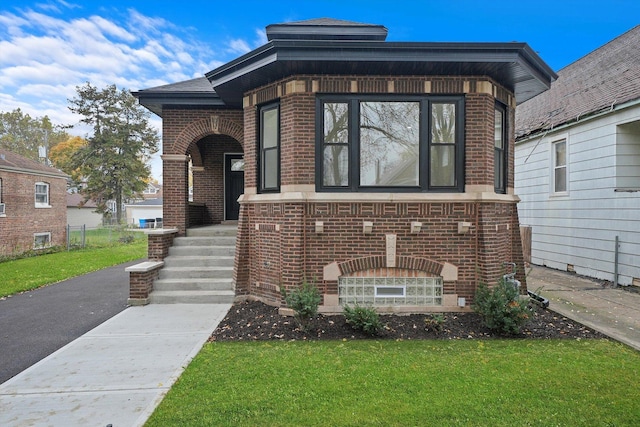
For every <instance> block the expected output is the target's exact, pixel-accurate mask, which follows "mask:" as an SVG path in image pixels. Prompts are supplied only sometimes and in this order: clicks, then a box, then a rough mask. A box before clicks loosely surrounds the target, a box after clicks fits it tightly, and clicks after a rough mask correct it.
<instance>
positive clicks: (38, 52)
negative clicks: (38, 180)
mask: <svg viewBox="0 0 640 427" xmlns="http://www.w3.org/2000/svg"><path fill="white" fill-rule="evenodd" d="M105 3H106V5H105ZM321 17H330V18H337V19H344V20H350V21H356V22H364V23H372V24H382V25H384V26H385V27H387V29H388V30H389V35H388V37H387V40H388V41H427V42H428V41H455V42H461V41H462V42H464V41H468V42H510V41H518V42H526V43H528V44H529V45H530V46H531V47H532V48H533V49H534V50H535V51H536V52H538V54H539V55H540V57H541V58H542V59H543V60H544V61H546V62H547V64H549V66H551V68H553V69H554V70H556V71H558V70H560V69H561V68H562V67H564V66H566V65H569V64H570V63H572V62H574V61H576V60H577V59H579V58H581V57H582V56H584V55H586V54H587V53H589V52H591V51H593V50H594V49H596V48H598V47H600V46H601V45H603V44H605V43H607V42H608V41H609V40H611V39H613V38H615V37H617V36H619V35H620V34H622V33H624V32H626V31H628V30H630V29H631V28H633V27H634V26H636V25H638V24H640V1H638V0H608V1H607V2H602V1H601V0H598V1H595V0H582V1H574V0H555V1H551V0H538V1H527V0H508V1H507V0H492V1H488V2H482V1H479V0H423V1H417V0H416V1H412V0H404V1H403V0H395V1H388V0H384V1H383V0H367V1H361V0H340V1H338V0H297V1H289V0H278V1H264V0H261V1H255V0H238V1H232V0H225V1H220V0H208V1H199V0H196V1H184V0H183V1H175V0H173V1H164V0H156V1H145V0H142V1H119V0H110V1H109V2H104V3H103V2H97V1H91V0H89V1H79V0H78V1H75V0H36V1H30V0H0V111H3V112H5V111H12V110H14V109H16V108H21V109H22V110H23V111H24V112H26V113H28V114H30V115H32V116H34V117H40V116H44V115H47V116H49V117H50V118H51V120H52V121H53V123H55V124H71V125H75V124H77V123H78V117H75V116H74V115H73V114H71V113H70V112H69V110H68V108H67V105H68V103H67V99H69V98H72V97H74V96H75V93H76V92H75V87H76V86H78V85H82V84H83V83H84V82H86V81H89V82H91V83H92V84H93V85H95V86H98V87H104V86H106V85H109V84H116V85H117V86H118V87H119V88H127V89H131V90H137V89H144V88H149V87H153V86H158V85H162V84H167V83H173V82H177V81H182V80H186V79H190V78H194V77H199V76H202V75H203V74H204V73H205V72H207V71H210V70H212V69H214V68H216V67H217V66H219V65H221V64H224V63H225V62H228V61H230V60H232V59H234V58H236V57H238V56H240V55H242V54H243V53H245V52H247V51H249V50H251V49H254V48H256V47H258V46H260V45H262V44H264V43H265V42H266V37H265V34H264V29H265V27H266V26H267V25H269V24H273V23H281V22H287V21H299V20H305V19H313V18H321ZM153 121H154V124H155V125H156V126H158V127H159V126H160V120H159V119H158V118H157V117H155V116H154V120H153ZM75 132H76V133H78V134H80V135H81V136H83V135H82V132H83V130H81V128H78V129H77V130H76V131H75ZM159 175H160V166H159V162H158V161H157V160H156V161H155V162H154V176H155V177H156V178H161V177H160V176H159Z"/></svg>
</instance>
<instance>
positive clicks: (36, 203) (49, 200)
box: [33, 182, 51, 208]
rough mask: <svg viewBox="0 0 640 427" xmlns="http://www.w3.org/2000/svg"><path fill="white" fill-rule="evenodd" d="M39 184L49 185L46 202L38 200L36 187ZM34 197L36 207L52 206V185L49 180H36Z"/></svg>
mask: <svg viewBox="0 0 640 427" xmlns="http://www.w3.org/2000/svg"><path fill="white" fill-rule="evenodd" d="M38 185H46V186H47V202H46V203H42V202H38V199H37V195H38V193H36V189H37V187H38ZM33 193H34V194H33V199H34V202H35V207H36V208H50V207H51V203H50V202H51V186H50V185H49V183H48V182H36V183H35V185H34V186H33Z"/></svg>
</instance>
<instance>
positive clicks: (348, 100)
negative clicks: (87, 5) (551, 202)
mask: <svg viewBox="0 0 640 427" xmlns="http://www.w3.org/2000/svg"><path fill="white" fill-rule="evenodd" d="M386 36H387V30H386V28H385V27H383V26H381V25H369V24H358V23H353V22H347V21H339V20H333V19H317V20H310V21H301V22H291V23H285V24H275V25H269V26H268V27H267V38H268V43H267V44H265V45H264V46H262V47H260V48H257V49H255V50H254V51H252V52H249V53H247V54H246V55H243V56H241V57H239V58H237V59H235V60H233V61H231V62H229V63H227V64H225V65H223V66H221V67H219V68H217V69H215V70H213V71H211V72H209V73H207V74H206V75H205V76H204V77H202V78H196V79H193V80H189V81H184V82H179V83H175V84H170V85H166V86H160V87H155V88H151V89H145V90H141V91H139V92H136V93H135V95H136V96H137V97H138V99H139V102H140V103H141V104H142V105H144V106H145V107H147V108H148V109H150V110H151V111H153V112H155V113H156V114H158V115H159V116H160V117H162V119H163V153H164V154H163V156H162V160H163V177H164V182H163V184H164V188H163V190H164V227H166V228H168V227H173V228H174V229H175V233H176V235H184V234H185V232H186V230H187V229H189V228H190V227H194V226H196V225H200V224H202V223H204V224H216V223H221V222H223V221H229V220H237V221H238V235H237V244H236V255H235V271H234V280H235V291H236V296H237V297H251V298H259V299H261V300H263V301H265V302H268V303H271V304H275V305H280V304H282V299H281V293H280V289H281V288H282V287H285V288H291V287H294V286H296V285H298V284H300V283H301V282H302V281H303V280H305V279H307V280H312V281H314V282H315V283H316V284H317V285H318V286H319V288H320V290H321V293H322V294H323V297H324V300H323V303H322V306H321V309H322V310H324V311H326V312H331V311H341V306H342V305H344V304H354V303H359V304H371V305H374V306H377V307H379V308H380V309H383V310H384V309H394V310H407V311H415V310H426V311H429V310H432V311H451V310H464V309H468V308H469V306H470V303H471V302H472V299H473V296H474V293H475V289H476V287H477V286H478V284H479V283H483V282H485V283H492V282H495V281H496V280H497V278H498V277H500V276H501V275H502V274H503V272H504V263H505V262H514V263H516V265H517V266H518V267H519V268H518V278H519V279H520V280H521V281H522V282H523V283H524V282H525V277H524V275H523V274H522V272H523V259H522V247H521V240H520V234H519V221H518V212H517V209H516V205H517V203H518V200H519V199H518V198H517V197H516V196H515V195H514V193H513V179H514V178H513V176H514V175H513V144H514V111H515V106H516V104H517V103H520V102H523V101H525V100H527V99H529V98H531V97H533V96H535V95H537V94H539V93H541V92H543V91H545V90H547V89H548V88H549V85H550V83H551V81H552V80H553V79H554V78H555V74H554V73H553V71H552V70H551V69H550V68H549V67H548V66H547V65H546V64H545V63H544V62H543V61H542V60H541V59H540V58H539V57H538V56H537V55H536V54H535V52H534V51H533V50H531V48H529V46H527V45H526V44H525V43H414V42H386V41H385V40H386ZM190 162H191V165H192V170H193V202H192V203H190V202H189V201H188V181H189V174H188V171H189V163H190ZM196 218H198V219H199V220H196ZM168 241H170V239H167V240H165V242H168ZM150 242H151V240H150ZM151 244H152V243H150V245H151ZM150 251H151V248H150ZM165 253H166V251H165ZM524 289H526V285H525V286H524ZM524 289H523V290H524Z"/></svg>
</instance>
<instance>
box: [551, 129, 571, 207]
mask: <svg viewBox="0 0 640 427" xmlns="http://www.w3.org/2000/svg"><path fill="white" fill-rule="evenodd" d="M561 142H564V144H565V161H566V162H565V166H564V168H565V182H566V189H565V190H564V191H556V144H558V143H561ZM549 154H550V155H549V160H550V165H549V166H550V168H549V193H550V195H551V196H568V195H569V164H570V162H569V136H568V135H567V134H564V135H559V136H558V137H556V138H553V139H552V140H551V142H550V144H549Z"/></svg>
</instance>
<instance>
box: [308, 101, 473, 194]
mask: <svg viewBox="0 0 640 427" xmlns="http://www.w3.org/2000/svg"><path fill="white" fill-rule="evenodd" d="M463 117H464V112H463V98H462V97H424V96H403V97H393V96H385V97H379V96H369V95H361V96H348V95H343V96H339V95H336V96H321V97H319V98H318V100H317V123H318V126H317V132H318V133H317V150H316V152H317V156H316V171H317V177H316V183H317V185H316V187H317V189H318V190H319V191H405V192H412V191H416V192H420V191H456V192H459V191H462V189H463V185H464V176H463V173H464V171H463V163H462V162H463V153H464V147H463V143H464V137H463V134H462V132H463V129H464V122H463V120H464V119H463Z"/></svg>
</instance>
